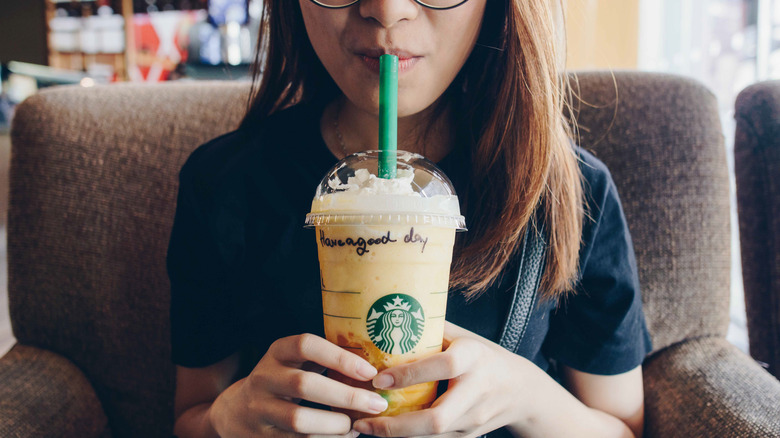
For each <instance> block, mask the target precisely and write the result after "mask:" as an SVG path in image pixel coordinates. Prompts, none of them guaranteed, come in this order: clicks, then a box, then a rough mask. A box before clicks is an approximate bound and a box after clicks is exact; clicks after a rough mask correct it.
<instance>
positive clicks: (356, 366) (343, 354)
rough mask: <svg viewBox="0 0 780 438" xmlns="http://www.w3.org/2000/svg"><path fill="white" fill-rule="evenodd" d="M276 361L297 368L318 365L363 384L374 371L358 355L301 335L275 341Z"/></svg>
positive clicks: (372, 375)
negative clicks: (306, 364) (309, 364)
mask: <svg viewBox="0 0 780 438" xmlns="http://www.w3.org/2000/svg"><path fill="white" fill-rule="evenodd" d="M271 350H272V351H273V354H274V357H275V358H276V360H278V361H280V362H285V363H289V364H293V365H295V367H296V368H300V367H301V366H302V365H303V364H304V363H305V362H315V363H317V364H319V365H322V366H324V367H325V368H329V369H331V370H334V371H338V372H339V373H341V374H343V375H345V376H348V377H351V378H353V379H355V380H360V381H362V382H365V381H367V380H369V379H371V378H373V377H374V376H376V373H377V371H376V368H374V367H373V366H371V364H370V363H368V361H366V360H365V359H363V358H361V357H360V356H358V355H356V354H354V353H350V352H348V351H347V350H344V349H343V348H341V347H339V346H337V345H334V344H333V343H331V342H329V341H327V340H325V339H323V338H321V337H319V336H315V335H311V334H303V335H298V336H290V337H287V338H282V339H279V340H278V341H276V342H274V344H273V345H272V346H271Z"/></svg>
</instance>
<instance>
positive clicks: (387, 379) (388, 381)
mask: <svg viewBox="0 0 780 438" xmlns="http://www.w3.org/2000/svg"><path fill="white" fill-rule="evenodd" d="M394 383H395V379H393V376H391V375H390V374H382V375H379V376H377V378H376V379H374V388H379V389H385V388H389V387H391V386H393V384H394Z"/></svg>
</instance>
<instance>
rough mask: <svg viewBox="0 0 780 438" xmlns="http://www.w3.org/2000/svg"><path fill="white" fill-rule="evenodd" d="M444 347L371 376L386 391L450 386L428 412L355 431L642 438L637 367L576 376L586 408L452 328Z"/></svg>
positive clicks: (491, 346)
mask: <svg viewBox="0 0 780 438" xmlns="http://www.w3.org/2000/svg"><path fill="white" fill-rule="evenodd" d="M444 348H445V350H444V351H443V352H442V353H440V354H437V355H435V356H431V357H429V358H426V359H423V360H420V361H417V362H413V363H410V364H407V365H401V366H397V367H393V368H389V369H387V370H384V371H383V372H382V373H380V374H379V375H377V376H376V377H375V378H374V386H376V387H377V388H383V389H391V388H404V387H407V386H411V385H415V384H418V383H423V382H431V381H435V380H448V381H449V385H448V388H447V391H446V392H445V393H444V394H443V395H442V396H441V397H439V398H438V399H437V400H436V401H435V402H434V403H433V405H432V406H431V408H430V409H425V410H422V411H417V412H410V413H407V414H402V415H399V416H397V417H376V418H366V419H362V420H358V421H356V422H355V424H354V425H353V428H354V430H356V431H357V432H360V433H365V434H371V435H376V436H382V437H418V436H429V435H438V436H441V437H446V438H455V437H457V438H463V437H475V436H479V435H482V434H485V433H487V432H490V431H493V430H495V429H498V428H500V427H504V426H506V427H507V428H508V429H509V431H510V432H512V433H513V434H514V435H519V436H523V437H547V436H580V437H599V438H607V437H621V438H633V437H640V436H641V432H642V425H643V415H642V413H643V392H642V371H641V367H638V368H636V369H634V370H632V371H629V372H627V373H624V374H619V375H615V376H595V375H589V374H586V373H581V372H576V376H575V377H576V379H574V380H575V383H576V385H575V389H577V394H578V396H579V397H580V398H581V399H582V400H584V401H586V402H587V403H588V405H587V406H586V405H585V404H583V402H581V401H580V400H578V399H577V398H576V397H575V396H574V395H572V394H571V393H570V392H568V391H567V390H566V389H565V388H564V387H562V386H561V385H559V384H558V383H557V382H556V381H555V380H553V379H552V378H551V377H550V376H549V375H548V374H547V373H545V372H544V371H542V370H541V369H540V368H539V367H537V366H536V365H534V364H533V363H532V362H530V361H529V360H527V359H525V358H523V357H521V356H518V355H516V354H513V353H511V352H509V351H507V350H505V349H504V348H502V347H501V346H499V345H497V344H495V343H493V342H490V341H489V340H487V339H485V338H482V337H480V336H478V335H476V334H474V333H472V332H469V331H468V330H465V329H463V328H461V327H458V326H456V325H454V324H451V323H449V322H448V323H447V324H446V325H445V328H444ZM616 388H619V389H616ZM622 405H627V406H622ZM629 425H630V426H631V427H630V428H629ZM632 429H633V431H632Z"/></svg>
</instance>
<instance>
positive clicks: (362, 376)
mask: <svg viewBox="0 0 780 438" xmlns="http://www.w3.org/2000/svg"><path fill="white" fill-rule="evenodd" d="M324 368H328V369H331V370H335V371H337V372H339V373H341V374H343V375H345V376H348V377H351V378H353V379H356V380H360V381H364V382H365V381H368V380H370V379H371V378H373V377H374V376H375V375H376V373H377V371H376V369H375V368H374V367H373V366H371V365H370V364H369V363H368V362H367V361H365V360H364V359H362V358H360V357H358V356H357V355H355V354H353V353H350V352H348V351H346V350H344V349H342V348H340V347H338V346H336V345H334V344H332V343H330V342H328V341H326V340H325V339H323V338H321V337H318V336H315V335H310V334H304V335H299V336H291V337H287V338H283V339H279V340H278V341H276V342H274V343H273V344H272V345H271V347H270V348H269V349H268V352H267V353H266V354H265V356H263V358H262V359H261V360H260V362H259V363H258V364H257V366H256V367H255V368H254V370H253V371H252V373H251V374H250V375H249V376H248V377H246V378H244V379H242V380H239V381H238V382H236V383H235V384H233V385H231V386H230V387H229V388H228V389H226V390H225V391H224V392H222V394H220V396H219V397H217V399H216V400H215V401H214V403H213V404H212V405H211V408H210V411H209V419H210V421H211V424H212V425H213V427H214V429H215V430H216V432H217V433H219V435H220V436H221V437H223V438H229V437H260V436H263V437H264V436H275V437H294V436H299V435H317V436H326V435H330V436H342V437H354V436H355V435H356V433H354V432H351V430H352V425H351V421H350V419H349V417H347V416H346V415H345V414H340V413H336V412H330V411H324V410H320V409H313V408H309V407H303V406H299V405H298V404H297V403H298V401H300V400H308V401H310V402H314V403H319V404H323V405H327V406H333V407H338V408H345V409H350V410H355V411H361V412H367V413H370V414H378V413H380V412H382V411H384V410H385V409H387V402H386V401H385V400H384V399H383V398H382V397H381V396H379V395H378V394H375V393H373V392H371V391H368V390H365V389H358V388H353V387H351V386H348V385H345V384H343V383H340V382H337V381H335V380H333V379H330V378H328V377H326V376H324V375H322V374H320V373H319V372H321V371H323V370H324ZM318 371H319V372H318Z"/></svg>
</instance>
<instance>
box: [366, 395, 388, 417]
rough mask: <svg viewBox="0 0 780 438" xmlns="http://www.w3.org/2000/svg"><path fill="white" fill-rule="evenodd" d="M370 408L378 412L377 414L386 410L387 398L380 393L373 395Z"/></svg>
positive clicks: (369, 402)
mask: <svg viewBox="0 0 780 438" xmlns="http://www.w3.org/2000/svg"><path fill="white" fill-rule="evenodd" d="M368 408H369V409H371V410H372V411H374V412H376V413H377V414H378V413H380V412H384V411H386V410H387V400H385V399H384V398H382V397H381V396H378V395H376V396H372V397H371V399H370V400H369V401H368Z"/></svg>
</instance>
